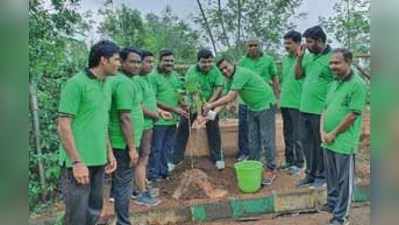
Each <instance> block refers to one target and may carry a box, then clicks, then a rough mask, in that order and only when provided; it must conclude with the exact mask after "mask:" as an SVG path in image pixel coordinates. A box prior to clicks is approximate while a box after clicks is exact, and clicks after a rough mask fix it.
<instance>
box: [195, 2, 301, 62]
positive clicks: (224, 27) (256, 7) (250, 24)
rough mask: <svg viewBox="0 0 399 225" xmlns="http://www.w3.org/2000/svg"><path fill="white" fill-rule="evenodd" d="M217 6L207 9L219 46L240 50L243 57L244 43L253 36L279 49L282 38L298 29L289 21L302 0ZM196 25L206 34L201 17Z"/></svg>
mask: <svg viewBox="0 0 399 225" xmlns="http://www.w3.org/2000/svg"><path fill="white" fill-rule="evenodd" d="M239 2H240V4H238V3H239ZM217 3H218V1H215V0H210V1H208V4H207V6H206V8H205V9H204V11H205V13H206V15H207V18H208V21H209V24H210V27H211V29H212V32H213V33H214V36H215V38H216V39H217V42H218V43H217V44H218V46H220V47H221V49H226V48H231V47H233V48H235V49H238V52H237V53H235V54H240V51H242V48H243V41H245V40H246V39H247V38H249V37H257V38H259V39H260V40H261V42H262V43H263V44H264V47H265V48H266V49H268V50H272V49H277V48H278V47H279V45H280V43H281V38H282V35H283V34H284V33H285V32H286V31H287V30H288V29H289V28H294V27H295V26H294V25H293V24H292V23H289V22H288V19H289V17H291V16H292V15H294V14H295V10H296V9H297V8H298V7H299V6H300V4H301V3H302V0H265V1H257V0H246V1H243V0H241V1H237V0H227V3H226V4H225V5H222V7H219V5H218V4H217ZM204 5H205V4H204ZM299 16H300V17H302V16H303V15H299ZM195 22H197V23H198V24H200V25H201V26H202V27H203V30H204V31H205V27H204V23H203V19H202V18H201V16H200V15H199V16H197V17H196V18H195ZM204 33H205V32H204Z"/></svg>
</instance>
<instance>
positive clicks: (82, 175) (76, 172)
mask: <svg viewBox="0 0 399 225" xmlns="http://www.w3.org/2000/svg"><path fill="white" fill-rule="evenodd" d="M72 175H73V177H74V178H75V180H76V181H77V182H78V184H88V183H90V175H89V169H88V168H87V166H86V165H84V164H83V163H81V162H78V163H76V164H74V165H73V167H72Z"/></svg>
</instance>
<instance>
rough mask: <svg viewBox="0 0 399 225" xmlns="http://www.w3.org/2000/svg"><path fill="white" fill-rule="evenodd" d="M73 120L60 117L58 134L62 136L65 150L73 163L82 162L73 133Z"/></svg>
mask: <svg viewBox="0 0 399 225" xmlns="http://www.w3.org/2000/svg"><path fill="white" fill-rule="evenodd" d="M71 124H72V118H71V117H59V118H58V134H59V136H60V139H61V142H62V145H63V146H64V150H65V152H66V154H67V155H68V157H69V159H70V160H71V161H72V162H75V161H80V155H79V152H78V150H77V148H76V145H75V139H74V138H73V133H72V128H71Z"/></svg>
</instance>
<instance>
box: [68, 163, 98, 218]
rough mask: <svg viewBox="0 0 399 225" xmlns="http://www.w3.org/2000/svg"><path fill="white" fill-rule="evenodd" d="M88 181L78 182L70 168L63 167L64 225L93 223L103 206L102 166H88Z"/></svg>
mask: <svg viewBox="0 0 399 225" xmlns="http://www.w3.org/2000/svg"><path fill="white" fill-rule="evenodd" d="M88 169H89V176H90V183H89V184H85V185H83V184H78V183H77V181H76V179H75V178H74V177H73V174H72V169H71V168H64V169H63V175H62V186H63V188H62V190H63V197H64V203H65V215H64V224H65V225H95V224H96V222H97V220H98V218H99V216H100V213H101V210H102V207H103V184H104V171H105V167H104V166H90V167H89V168H88Z"/></svg>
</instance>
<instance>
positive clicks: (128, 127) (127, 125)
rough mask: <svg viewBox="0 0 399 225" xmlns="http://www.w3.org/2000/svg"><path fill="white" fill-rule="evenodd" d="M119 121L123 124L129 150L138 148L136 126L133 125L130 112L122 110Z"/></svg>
mask: <svg viewBox="0 0 399 225" xmlns="http://www.w3.org/2000/svg"><path fill="white" fill-rule="evenodd" d="M119 123H120V125H121V128H122V133H123V137H124V139H125V142H126V144H127V146H128V148H129V151H130V150H133V149H134V150H136V144H135V143H134V128H133V126H132V120H131V118H130V112H126V111H120V112H119Z"/></svg>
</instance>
